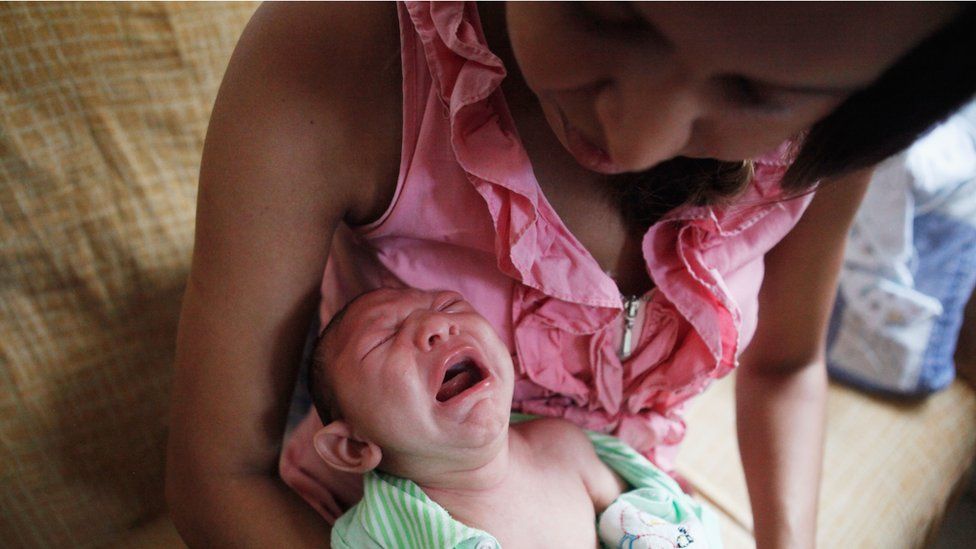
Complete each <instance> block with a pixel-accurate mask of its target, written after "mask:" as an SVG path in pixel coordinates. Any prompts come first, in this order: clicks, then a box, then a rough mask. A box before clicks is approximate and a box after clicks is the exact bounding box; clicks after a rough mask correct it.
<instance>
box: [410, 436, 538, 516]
mask: <svg viewBox="0 0 976 549" xmlns="http://www.w3.org/2000/svg"><path fill="white" fill-rule="evenodd" d="M525 454H526V449H525V441H524V439H523V437H522V435H520V434H519V433H518V431H517V430H514V429H509V430H508V435H507V436H506V437H505V440H504V441H503V443H502V444H500V445H499V448H498V450H497V451H496V452H494V453H493V455H486V456H485V457H484V459H479V460H471V461H468V462H464V463H462V462H459V463H457V464H452V465H450V466H448V467H444V468H442V470H441V471H439V472H438V473H437V474H435V475H431V476H429V477H427V478H415V479H413V481H414V482H415V483H416V484H417V485H418V486H419V487H420V489H421V490H423V491H424V493H425V494H427V496H428V497H430V498H431V499H432V500H434V501H436V502H437V503H438V504H440V505H442V506H443V507H445V508H448V509H449V508H450V507H451V505H450V503H452V502H463V501H468V500H472V499H482V498H487V497H491V495H492V494H493V493H496V492H498V491H499V490H501V488H502V487H503V486H504V484H505V482H506V481H507V480H509V479H510V478H512V475H513V474H514V473H515V472H516V471H517V470H518V469H519V467H520V466H521V465H522V464H524V457H525Z"/></svg>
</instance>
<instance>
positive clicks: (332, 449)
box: [312, 419, 383, 473]
mask: <svg viewBox="0 0 976 549" xmlns="http://www.w3.org/2000/svg"><path fill="white" fill-rule="evenodd" d="M312 445H313V446H315V451H316V452H318V454H319V456H320V457H321V458H322V459H323V460H325V462H326V463H328V464H329V465H330V466H332V467H333V468H335V469H338V470H340V471H348V472H350V473H365V472H367V471H372V470H373V469H375V468H376V466H378V465H379V464H380V460H381V459H382V458H383V452H382V450H380V447H379V446H377V445H376V444H374V443H372V442H370V441H368V440H362V439H360V438H358V437H357V436H356V435H355V434H353V432H352V429H351V428H350V427H349V424H348V423H346V422H345V421H343V420H341V419H340V420H336V421H333V422H332V423H329V424H328V425H326V426H325V427H322V428H321V429H319V431H318V432H317V433H315V436H314V437H312Z"/></svg>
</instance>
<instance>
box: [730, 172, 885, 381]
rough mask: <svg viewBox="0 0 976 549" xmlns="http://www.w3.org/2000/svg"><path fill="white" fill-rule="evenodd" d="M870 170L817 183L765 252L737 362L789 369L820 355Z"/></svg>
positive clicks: (755, 366)
mask: <svg viewBox="0 0 976 549" xmlns="http://www.w3.org/2000/svg"><path fill="white" fill-rule="evenodd" d="M872 171H873V168H872V169H865V170H859V171H857V172H853V173H851V174H848V175H846V176H843V177H841V178H839V179H837V180H834V181H831V182H829V183H826V184H825V185H823V186H822V188H821V189H820V190H819V191H817V194H816V195H815V196H814V198H813V200H812V202H811V203H810V206H809V207H808V208H807V210H806V212H805V213H804V215H803V217H802V218H801V219H800V221H799V222H798V223H797V225H796V226H795V227H794V228H793V230H792V231H790V233H789V234H788V235H787V236H786V237H785V238H784V239H783V240H782V241H781V242H780V243H779V244H777V245H776V246H775V247H774V248H773V249H772V250H771V251H770V252H769V253H768V254H766V258H765V266H766V274H765V277H764V279H763V284H762V288H761V290H760V292H759V323H758V326H757V328H756V334H755V336H754V337H753V339H752V342H751V343H750V345H749V347H748V348H747V349H746V350H745V351H744V353H743V356H742V365H743V367H746V368H760V369H765V368H777V369H780V368H787V369H789V368H795V367H802V366H805V365H807V364H810V363H811V362H813V361H815V360H820V359H822V358H823V349H824V344H825V340H826V329H827V321H828V318H829V316H830V311H831V309H832V307H833V303H834V297H835V293H836V288H837V276H838V274H839V272H840V267H841V264H842V263H843V259H844V245H845V242H846V240H847V232H848V230H849V228H850V226H851V223H852V221H853V219H854V214H855V213H856V212H857V208H858V205H859V204H860V202H861V198H862V197H863V196H864V192H865V190H866V189H867V185H868V182H869V181H870V178H871V173H872Z"/></svg>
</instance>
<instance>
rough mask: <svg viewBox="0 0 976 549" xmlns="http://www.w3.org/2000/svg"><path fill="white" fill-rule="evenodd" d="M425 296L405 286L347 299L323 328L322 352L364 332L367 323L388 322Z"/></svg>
mask: <svg viewBox="0 0 976 549" xmlns="http://www.w3.org/2000/svg"><path fill="white" fill-rule="evenodd" d="M425 299H426V300H429V295H428V292H424V291H422V290H415V289H409V288H381V289H379V290H373V291H371V292H368V293H365V294H362V295H360V296H358V297H356V298H354V299H353V300H352V301H350V302H349V303H348V304H347V305H346V306H345V307H344V308H343V309H342V311H340V313H339V314H338V316H337V318H334V319H333V320H332V321H330V324H331V326H328V327H327V328H326V333H325V334H324V336H323V337H324V338H325V340H326V341H325V343H326V346H325V352H326V355H327V356H329V355H334V354H336V353H339V352H340V350H341V349H342V348H345V347H346V346H348V345H355V344H356V342H358V341H359V340H360V339H361V338H363V337H367V336H368V330H369V328H371V327H375V326H377V325H382V324H385V323H389V322H392V321H394V320H395V319H396V317H397V316H398V315H401V314H403V312H404V311H405V310H410V309H412V308H415V307H416V308H419V307H422V306H423V302H424V301H425Z"/></svg>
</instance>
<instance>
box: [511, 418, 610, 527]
mask: <svg viewBox="0 0 976 549" xmlns="http://www.w3.org/2000/svg"><path fill="white" fill-rule="evenodd" d="M522 425H524V427H523V429H524V430H525V431H524V432H523V436H524V437H525V439H526V441H527V442H528V444H529V446H530V448H532V450H533V452H534V457H535V459H536V461H537V462H538V463H540V464H542V466H544V467H546V468H547V469H549V468H558V469H560V470H562V471H571V472H573V473H575V474H577V475H579V478H580V480H581V481H582V483H583V485H584V486H585V487H586V490H587V492H588V493H589V495H590V498H591V499H592V501H593V505H594V506H595V508H596V510H597V512H602V511H603V510H604V509H606V508H607V506H608V505H610V503H611V502H612V501H613V500H614V499H615V498H616V497H617V496H619V495H620V494H621V493H622V492H623V491H624V490H626V489H627V483H626V482H625V481H624V480H623V479H622V478H621V477H620V476H619V475H618V474H617V473H616V472H614V471H613V470H612V469H611V468H610V467H608V466H607V465H606V464H605V463H603V461H602V460H601V459H600V457H599V456H598V455H597V453H596V449H595V448H594V447H593V443H592V442H591V441H590V437H588V436H587V435H586V432H584V431H583V429H580V428H579V427H578V426H576V425H575V424H573V423H570V422H569V421H566V420H563V419H555V418H544V419H537V420H535V421H531V422H528V423H525V424H522Z"/></svg>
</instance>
